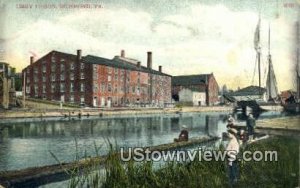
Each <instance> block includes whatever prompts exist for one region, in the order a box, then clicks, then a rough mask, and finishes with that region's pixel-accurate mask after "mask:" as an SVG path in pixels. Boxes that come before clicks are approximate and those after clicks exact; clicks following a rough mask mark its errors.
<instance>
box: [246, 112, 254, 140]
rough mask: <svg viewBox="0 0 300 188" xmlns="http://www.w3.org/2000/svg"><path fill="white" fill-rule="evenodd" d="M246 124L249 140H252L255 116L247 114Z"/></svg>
mask: <svg viewBox="0 0 300 188" xmlns="http://www.w3.org/2000/svg"><path fill="white" fill-rule="evenodd" d="M246 124H247V131H248V138H249V141H252V140H253V139H254V138H253V135H254V128H255V118H254V117H253V115H252V113H250V114H249V116H248V119H247V122H246Z"/></svg>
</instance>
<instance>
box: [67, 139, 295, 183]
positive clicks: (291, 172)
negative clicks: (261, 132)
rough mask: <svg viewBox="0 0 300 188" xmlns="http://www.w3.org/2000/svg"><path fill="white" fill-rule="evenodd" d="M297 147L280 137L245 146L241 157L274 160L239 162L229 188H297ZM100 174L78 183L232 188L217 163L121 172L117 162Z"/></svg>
mask: <svg viewBox="0 0 300 188" xmlns="http://www.w3.org/2000/svg"><path fill="white" fill-rule="evenodd" d="M298 147H299V142H298V141H297V140H295V139H291V138H282V137H276V138H272V139H268V140H264V141H261V142H257V143H254V144H251V145H246V148H244V149H242V151H241V153H242V152H243V151H250V152H252V153H253V152H256V151H262V150H268V151H277V152H278V160H277V161H271V160H266V161H265V160H261V161H254V160H251V161H243V160H241V162H238V166H239V167H238V168H239V178H238V180H237V182H236V185H235V186H233V187H297V185H298V177H299V150H298V149H295V148H298ZM110 164H111V165H110ZM100 174H101V172H98V173H94V175H88V174H86V175H85V176H82V179H81V180H82V181H85V183H86V184H87V185H90V186H91V187H93V186H97V187H100V186H99V185H101V187H172V188H177V187H187V188H189V187H191V188H193V187H232V185H230V184H229V183H228V182H229V178H228V165H227V163H226V162H225V161H220V160H218V161H215V160H212V161H203V160H197V159H196V160H194V161H192V162H183V163H176V162H170V163H169V164H167V165H165V166H164V167H162V168H159V169H157V168H155V167H154V165H153V163H151V162H148V163H146V162H145V163H141V164H136V165H135V164H134V163H133V162H132V163H130V162H129V163H127V165H126V166H125V167H124V168H122V166H121V164H120V162H119V160H118V159H112V160H110V161H108V165H106V171H105V174H106V176H105V179H104V180H102V179H101V178H99V176H100ZM76 180H77V179H76ZM77 182H79V181H77ZM77 185H80V184H79V183H78V184H77ZM77 185H76V184H75V185H73V186H71V187H77Z"/></svg>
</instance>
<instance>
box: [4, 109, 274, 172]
mask: <svg viewBox="0 0 300 188" xmlns="http://www.w3.org/2000/svg"><path fill="white" fill-rule="evenodd" d="M227 115H228V114H227V113H223V114H220V113H190V114H181V115H178V114H172V115H163V116H159V115H151V116H143V117H141V116H140V117H139V116H130V117H111V118H98V119H92V118H88V119H85V120H81V121H75V120H73V121H40V122H26V123H9V124H5V125H4V124H0V128H1V131H0V171H3V170H12V169H22V168H26V167H33V166H43V165H49V164H54V163H56V161H55V160H54V159H53V157H51V155H50V153H49V151H52V152H53V153H54V154H56V156H57V157H58V159H60V160H61V161H72V160H74V159H75V156H76V149H75V148H76V146H75V138H76V140H77V146H78V151H79V153H78V155H79V156H80V157H83V156H84V155H85V153H86V154H87V155H88V156H95V148H94V142H95V143H96V145H97V146H100V145H102V144H103V143H105V141H106V140H110V141H111V142H113V143H114V142H116V143H117V144H118V146H122V147H134V146H151V145H159V144H164V143H170V142H172V141H173V139H174V138H175V137H177V136H178V134H179V132H180V129H181V126H182V125H186V126H187V127H188V129H189V131H190V137H199V136H203V135H210V136H221V134H222V132H224V131H225V130H226V126H225V124H226V121H224V119H226V118H225V117H226V116H227ZM277 115H278V114H277ZM277 115H274V116H277ZM107 151H108V148H107V145H106V144H103V146H102V148H101V150H100V154H105V153H107Z"/></svg>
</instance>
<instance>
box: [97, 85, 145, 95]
mask: <svg viewBox="0 0 300 188" xmlns="http://www.w3.org/2000/svg"><path fill="white" fill-rule="evenodd" d="M100 88H101V92H105V91H108V92H114V93H117V92H121V93H124V92H126V93H133V94H135V93H136V94H138V95H139V94H141V93H147V88H140V87H138V86H132V87H130V86H126V87H124V86H120V87H118V86H117V85H115V86H114V87H112V84H111V83H108V84H105V83H104V82H102V84H101V85H100ZM93 89H94V93H97V92H98V90H99V88H98V86H97V85H95V86H94V88H93ZM124 90H125V91H124ZM130 91H131V92H130Z"/></svg>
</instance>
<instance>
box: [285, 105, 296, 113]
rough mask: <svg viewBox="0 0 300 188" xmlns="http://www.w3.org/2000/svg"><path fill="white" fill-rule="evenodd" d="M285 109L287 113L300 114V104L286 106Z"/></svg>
mask: <svg viewBox="0 0 300 188" xmlns="http://www.w3.org/2000/svg"><path fill="white" fill-rule="evenodd" d="M283 108H284V111H286V112H291V113H300V103H290V104H284V105H283Z"/></svg>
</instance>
